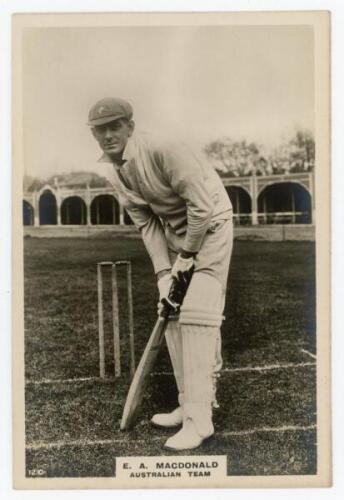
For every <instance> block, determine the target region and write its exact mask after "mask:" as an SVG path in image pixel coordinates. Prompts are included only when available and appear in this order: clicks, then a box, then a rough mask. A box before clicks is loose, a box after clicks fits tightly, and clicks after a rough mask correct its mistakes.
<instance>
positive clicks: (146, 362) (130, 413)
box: [120, 317, 168, 431]
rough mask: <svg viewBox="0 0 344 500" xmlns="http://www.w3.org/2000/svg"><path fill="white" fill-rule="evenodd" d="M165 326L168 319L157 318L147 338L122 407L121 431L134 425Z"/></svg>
mask: <svg viewBox="0 0 344 500" xmlns="http://www.w3.org/2000/svg"><path fill="white" fill-rule="evenodd" d="M167 324H168V318H162V317H159V318H158V320H157V322H156V323H155V326H154V329H153V331H152V333H151V335H150V337H149V340H148V343H147V345H146V347H145V350H144V352H143V354H142V357H141V360H140V363H139V365H138V367H137V369H136V371H135V374H134V377H133V380H132V382H131V385H130V388H129V392H128V395H127V399H126V402H125V405H124V409H123V415H122V420H121V425H120V429H121V430H122V431H124V430H126V429H129V428H130V427H131V426H132V425H133V423H134V420H135V417H136V414H137V410H138V408H139V406H140V404H141V402H142V399H143V395H144V390H145V387H146V385H147V382H148V377H149V374H150V373H151V371H152V369H153V366H154V363H155V360H156V357H157V355H158V353H159V350H160V347H161V344H162V342H163V339H164V334H165V331H166V327H167Z"/></svg>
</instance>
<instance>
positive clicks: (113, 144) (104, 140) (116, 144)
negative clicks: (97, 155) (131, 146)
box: [92, 118, 134, 159]
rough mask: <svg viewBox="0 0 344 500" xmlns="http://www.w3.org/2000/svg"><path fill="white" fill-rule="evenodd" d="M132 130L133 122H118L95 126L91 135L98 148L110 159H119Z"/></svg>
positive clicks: (121, 120) (120, 120)
mask: <svg viewBox="0 0 344 500" xmlns="http://www.w3.org/2000/svg"><path fill="white" fill-rule="evenodd" d="M133 130H134V122H133V121H132V120H131V121H127V120H123V119H121V118H119V119H118V120H115V121H112V122H109V123H104V125H96V126H94V127H93V128H92V133H93V135H94V137H95V138H96V140H97V141H98V143H99V145H100V147H101V148H102V150H103V151H104V153H106V154H107V155H109V156H110V157H113V158H116V159H119V158H120V159H121V158H122V153H123V151H124V148H125V146H126V144H127V142H128V139H129V137H130V136H131V135H132V133H133Z"/></svg>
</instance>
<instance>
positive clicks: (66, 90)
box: [23, 26, 314, 178]
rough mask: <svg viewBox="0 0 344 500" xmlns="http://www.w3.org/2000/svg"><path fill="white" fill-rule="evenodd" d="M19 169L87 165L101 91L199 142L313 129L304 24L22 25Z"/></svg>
mask: <svg viewBox="0 0 344 500" xmlns="http://www.w3.org/2000/svg"><path fill="white" fill-rule="evenodd" d="M23 57H24V61H23V97H24V147H25V150H24V151H25V171H26V173H27V174H29V175H33V176H38V177H41V178H46V177H48V176H50V175H52V174H53V173H62V172H69V171H71V170H91V171H98V172H99V173H100V174H101V173H102V172H101V170H102V168H103V167H102V165H101V164H97V159H98V157H99V156H100V151H99V148H98V146H97V144H96V143H95V141H94V139H93V138H92V136H91V134H90V131H89V129H88V127H87V126H86V121H87V114H88V110H89V108H90V107H91V106H92V105H93V104H94V102H95V101H97V100H98V99H101V98H103V97H109V96H114V97H122V98H125V99H127V100H129V101H130V102H131V104H132V105H133V108H134V118H135V121H136V125H137V128H138V129H141V130H148V131H151V132H153V133H154V132H159V134H161V133H162V134H163V135H166V136H167V137H170V136H172V137H183V139H184V140H186V141H189V142H190V143H192V144H195V145H197V146H198V147H201V146H202V145H204V144H206V143H207V142H208V141H210V140H213V139H216V138H219V137H222V136H230V137H232V138H233V139H242V138H245V139H248V140H254V141H256V142H258V143H262V144H266V145H268V146H271V145H274V144H276V143H277V142H278V141H280V140H281V137H282V136H288V134H290V133H291V132H292V130H293V129H295V127H303V128H307V129H310V130H313V119H314V117H313V108H314V88H313V83H314V82H313V32H312V29H311V28H310V27H306V26H275V27H272V26H236V27H226V26H219V27H215V26H214V27H151V28H146V27H115V28H101V29H100V28H45V29H39V28H34V29H27V30H26V32H25V35H24V47H23Z"/></svg>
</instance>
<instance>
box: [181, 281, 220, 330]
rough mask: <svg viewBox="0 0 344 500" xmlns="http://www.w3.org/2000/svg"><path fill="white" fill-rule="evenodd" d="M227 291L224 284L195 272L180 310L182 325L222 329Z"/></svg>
mask: <svg viewBox="0 0 344 500" xmlns="http://www.w3.org/2000/svg"><path fill="white" fill-rule="evenodd" d="M224 302H225V290H224V288H223V285H222V283H220V282H219V281H218V280H217V279H216V278H214V277H213V276H211V275H210V274H207V273H205V272H195V273H194V275H193V277H192V280H191V283H190V286H189V288H188V291H187V294H186V296H185V299H184V303H183V305H182V307H181V309H180V318H179V322H180V324H184V325H204V326H211V327H220V326H221V323H222V320H223V319H224V317H223V314H222V313H223V308H224Z"/></svg>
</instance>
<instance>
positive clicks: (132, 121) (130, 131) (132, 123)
mask: <svg viewBox="0 0 344 500" xmlns="http://www.w3.org/2000/svg"><path fill="white" fill-rule="evenodd" d="M134 130H135V122H134V120H130V122H129V137H131V136H132V135H133V132H134Z"/></svg>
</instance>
